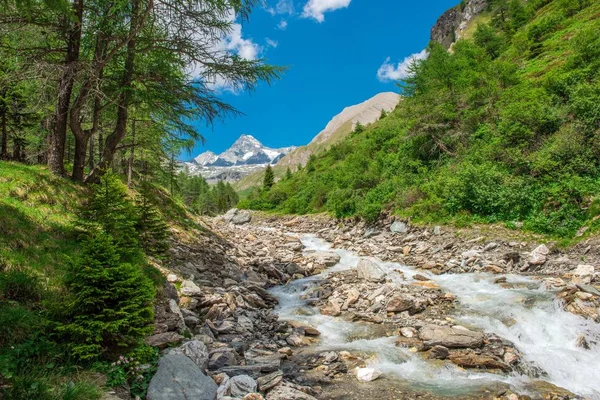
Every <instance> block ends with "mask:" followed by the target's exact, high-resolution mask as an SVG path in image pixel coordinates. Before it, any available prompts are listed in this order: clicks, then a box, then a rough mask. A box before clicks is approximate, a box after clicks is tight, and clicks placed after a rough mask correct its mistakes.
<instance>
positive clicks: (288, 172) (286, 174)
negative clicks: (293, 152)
mask: <svg viewBox="0 0 600 400" xmlns="http://www.w3.org/2000/svg"><path fill="white" fill-rule="evenodd" d="M291 178H292V170H291V169H290V167H288V168H287V170H286V171H285V179H291Z"/></svg>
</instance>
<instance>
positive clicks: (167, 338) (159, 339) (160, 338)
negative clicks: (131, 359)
mask: <svg viewBox="0 0 600 400" xmlns="http://www.w3.org/2000/svg"><path fill="white" fill-rule="evenodd" d="M183 339H184V337H183V336H181V335H180V334H179V333H177V332H164V333H159V334H158V335H152V336H148V337H147V338H146V344H147V345H149V346H152V347H158V348H159V349H164V348H166V347H167V346H169V345H171V344H177V343H179V342H181V341H182V340H183Z"/></svg>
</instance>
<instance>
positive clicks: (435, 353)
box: [431, 346, 450, 360]
mask: <svg viewBox="0 0 600 400" xmlns="http://www.w3.org/2000/svg"><path fill="white" fill-rule="evenodd" d="M449 354H450V351H449V350H448V348H447V347H444V346H433V347H432V348H431V358H435V359H438V360H445V359H446V358H448V355H449Z"/></svg>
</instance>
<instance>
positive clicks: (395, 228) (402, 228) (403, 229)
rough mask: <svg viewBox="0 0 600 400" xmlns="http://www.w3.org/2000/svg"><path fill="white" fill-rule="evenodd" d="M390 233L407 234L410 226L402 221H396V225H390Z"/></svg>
mask: <svg viewBox="0 0 600 400" xmlns="http://www.w3.org/2000/svg"><path fill="white" fill-rule="evenodd" d="M390 231H391V232H393V233H407V232H408V225H406V223H405V222H402V221H394V223H393V224H392V225H390Z"/></svg>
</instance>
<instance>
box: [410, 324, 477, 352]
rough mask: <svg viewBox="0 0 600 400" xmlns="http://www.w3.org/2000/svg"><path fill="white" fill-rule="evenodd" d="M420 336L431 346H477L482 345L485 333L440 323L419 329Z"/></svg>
mask: <svg viewBox="0 0 600 400" xmlns="http://www.w3.org/2000/svg"><path fill="white" fill-rule="evenodd" d="M419 338H420V339H421V340H423V342H424V344H425V345H427V346H429V347H433V346H444V347H447V348H475V347H481V345H482V344H483V333H481V332H473V331H470V330H468V329H464V328H450V327H448V326H438V325H425V326H424V327H422V328H421V330H420V331H419Z"/></svg>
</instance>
